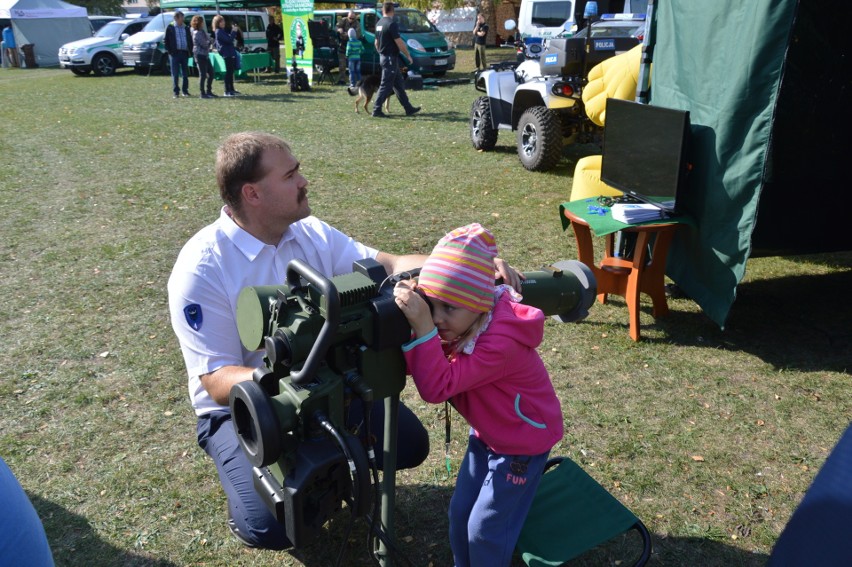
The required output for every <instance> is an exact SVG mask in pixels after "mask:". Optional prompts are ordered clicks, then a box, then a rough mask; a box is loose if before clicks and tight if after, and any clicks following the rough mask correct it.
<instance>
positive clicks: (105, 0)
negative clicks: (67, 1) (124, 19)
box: [72, 0, 124, 16]
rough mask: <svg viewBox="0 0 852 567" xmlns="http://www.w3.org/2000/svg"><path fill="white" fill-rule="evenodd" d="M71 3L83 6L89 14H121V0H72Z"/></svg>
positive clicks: (122, 12) (122, 13)
mask: <svg viewBox="0 0 852 567" xmlns="http://www.w3.org/2000/svg"><path fill="white" fill-rule="evenodd" d="M72 3H73V4H76V5H77V6H83V7H84V8H86V11H88V12H89V15H94V14H97V15H104V16H123V15H124V11H123V10H122V9H121V0H73V1H72Z"/></svg>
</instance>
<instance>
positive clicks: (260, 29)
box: [121, 10, 269, 72]
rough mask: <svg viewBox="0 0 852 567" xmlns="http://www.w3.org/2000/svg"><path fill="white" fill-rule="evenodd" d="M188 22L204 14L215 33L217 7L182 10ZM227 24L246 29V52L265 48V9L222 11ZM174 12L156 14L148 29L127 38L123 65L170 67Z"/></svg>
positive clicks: (151, 68) (158, 68)
mask: <svg viewBox="0 0 852 567" xmlns="http://www.w3.org/2000/svg"><path fill="white" fill-rule="evenodd" d="M182 12H183V14H184V19H185V22H186V25H187V26H188V25H189V23H190V22H191V21H192V17H193V16H203V17H204V23H205V24H206V25H207V33H210V34H211V35H212V30H213V28H212V24H213V16H215V15H216V14H217V12H216V11H215V10H182ZM218 13H219V14H222V15H223V16H225V21H226V22H227V23H230V22H235V23H236V24H237V25H238V26H240V30H242V32H243V41H244V42H245V46H244V48H243V51H245V52H249V53H251V52H256V51H266V25H267V24H268V23H269V15H268V14H267V13H266V12H249V11H240V10H221V11H220V12H218ZM174 17H175V13H174V12H163V13H161V14H157V15H156V16H154V17H153V18H152V19H151V21H150V22H148V25H146V26H145V28H144V29H143V30H142V31H141V32H139V33H137V34H134V35H132V36H130V37H128V38H127V39H125V40H124V47H123V49H122V50H121V53H122V55H123V56H124V65H125V66H127V67H134V68H136V70H139V71H149V70H150V71H162V72H165V71H166V70H167V69H168V67H169V57H168V54H167V53H166V45H165V37H166V26H168V25H169V24H171V23H172V21H174Z"/></svg>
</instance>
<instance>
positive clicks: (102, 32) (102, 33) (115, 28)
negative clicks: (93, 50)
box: [95, 22, 124, 37]
mask: <svg viewBox="0 0 852 567" xmlns="http://www.w3.org/2000/svg"><path fill="white" fill-rule="evenodd" d="M122 29H124V24H117V23H115V22H110V23H108V24H107V25H105V26H104V27H102V28H101V29H99V30H98V33H96V34H95V37H113V36H115V35H117V34H118V33H119V32H120V31H121V30H122Z"/></svg>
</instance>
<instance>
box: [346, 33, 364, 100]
mask: <svg viewBox="0 0 852 567" xmlns="http://www.w3.org/2000/svg"><path fill="white" fill-rule="evenodd" d="M346 33H347V34H349V41H347V42H346V60H347V61H348V62H349V86H350V87H355V86H356V85H357V84H358V83H359V82H361V51H362V50H363V49H364V46H363V45H361V40H359V39H358V34H357V33H355V28H349V31H348V32H346ZM356 110H357V109H356Z"/></svg>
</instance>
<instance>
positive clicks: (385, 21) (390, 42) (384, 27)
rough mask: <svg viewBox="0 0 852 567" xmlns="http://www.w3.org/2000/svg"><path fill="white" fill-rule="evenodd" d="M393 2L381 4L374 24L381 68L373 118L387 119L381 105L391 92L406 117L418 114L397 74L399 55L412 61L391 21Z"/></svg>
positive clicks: (400, 77) (400, 76)
mask: <svg viewBox="0 0 852 567" xmlns="http://www.w3.org/2000/svg"><path fill="white" fill-rule="evenodd" d="M393 14H394V6H393V2H385V3H384V4H382V19H380V20H379V21H378V22H376V41H375V44H376V51H378V52H379V65H381V67H382V82H381V84H380V85H379V94H378V96H377V97H376V102H375V106H373V116H374V117H375V118H387V114H385V113H384V112H382V105H383V104H384V103H385V100H387V98H388V97H389V96H390V94H391V92H393V93H394V94H396V98H398V99H399V102H400V104H402V107H403V108H404V109H405V115H406V116H412V115H414V114H417V113H418V112H420V107H419V106H412V104H411V102H410V101H409V100H408V94H406V92H405V83H404V81H403V78H402V75H401V74H400V72H399V54H400V53H402V55H404V56H405V58H406V59H407V60H408V61H409V62H413V61H414V60H413V59H412V58H411V53H409V52H408V47H407V46H406V45H405V42H404V41H402V38H401V37H400V36H399V26H398V25H397V23H396V22H395V21H394V19H393Z"/></svg>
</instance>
